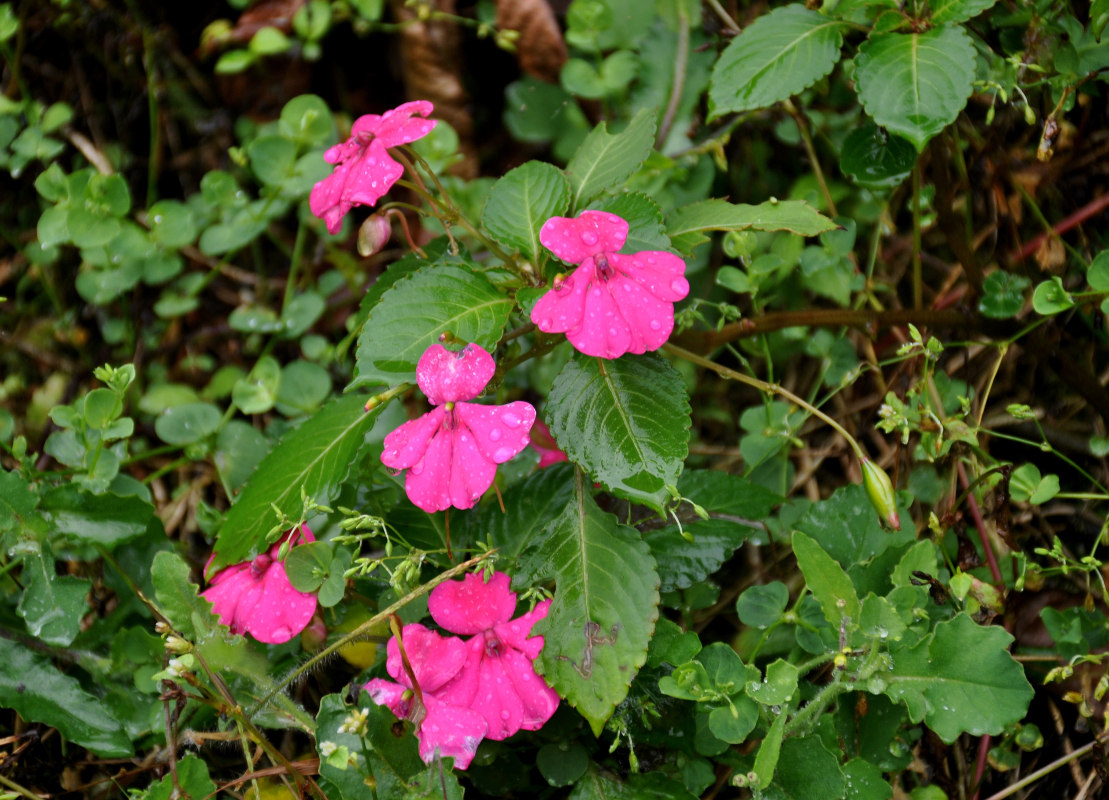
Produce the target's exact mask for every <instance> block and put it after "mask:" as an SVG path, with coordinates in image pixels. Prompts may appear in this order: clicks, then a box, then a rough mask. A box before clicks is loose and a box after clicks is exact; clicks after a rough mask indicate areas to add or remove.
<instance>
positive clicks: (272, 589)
mask: <svg viewBox="0 0 1109 800" xmlns="http://www.w3.org/2000/svg"><path fill="white" fill-rule="evenodd" d="M259 583H260V586H259V589H258V602H257V603H256V604H255V605H254V607H253V608H251V609H249V611H247V612H246V613H245V614H243V612H242V608H241V607H240V613H239V616H242V617H243V618H244V623H245V625H244V627H245V629H246V631H247V632H248V633H250V635H251V636H253V637H254V638H255V639H257V640H258V641H260V642H266V643H268V644H281V643H282V642H287V641H289V640H290V639H292V638H293V637H294V636H296V635H297V634H298V633H300V632H301V631H302V630H304V626H305V625H307V624H308V620H310V619H312V615H313V614H315V613H316V595H315V594H309V593H307V592H298V591H297V590H296V589H294V588H293V586H292V584H291V583H289V577H288V576H287V575H286V574H285V565H284V564H282V563H281V562H280V561H274V562H273V563H271V564H270V566H269V569H267V570H266V571H265V573H264V574H263V575H262V579H261V581H260V582H259Z"/></svg>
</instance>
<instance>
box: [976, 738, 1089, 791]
mask: <svg viewBox="0 0 1109 800" xmlns="http://www.w3.org/2000/svg"><path fill="white" fill-rule="evenodd" d="M1105 736H1106V735H1105V734H1101V735H1100V736H1098V737H1097V739H1095V740H1094V741H1092V742H1087V743H1086V744H1084V745H1082V746H1081V747H1079V748H1078V749H1077V750H1075V751H1074V752H1071V753H1067V754H1066V755H1065V756H1062V757H1061V758H1057V759H1055V760H1054V761H1052V762H1051V763H1050V764H1048V765H1047V766H1046V767H1043V768H1041V769H1038V770H1036V771H1035V772H1032V773H1029V774H1028V775H1025V776H1024V777H1023V778H1021V779H1020V780H1019V781H1017V782H1016V783H1014V784H1012V785H1011V786H1006V787H1005V788H1004V789H1002V790H1001V791H1000V792H997V793H996V794H991V795H990V796H989V797H987V798H986V800H1005V798H1006V797H1009V796H1010V795H1014V794H1016V793H1017V792H1019V791H1020V790H1021V789H1023V788H1025V787H1026V786H1031V785H1032V784H1033V783H1035V782H1036V781H1038V780H1039V779H1040V778H1043V777H1044V776H1046V775H1050V774H1051V773H1052V772H1054V771H1055V770H1057V769H1059V767H1062V766H1065V765H1066V764H1069V763H1070V762H1071V761H1075V760H1076V759H1079V758H1082V757H1083V756H1084V755H1086V754H1087V753H1089V752H1090V751H1091V750H1093V749H1094V745H1096V744H1099V743H1104V742H1105Z"/></svg>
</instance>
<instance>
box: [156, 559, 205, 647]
mask: <svg viewBox="0 0 1109 800" xmlns="http://www.w3.org/2000/svg"><path fill="white" fill-rule="evenodd" d="M150 582H151V583H152V584H154V598H155V599H156V600H157V601H158V604H159V607H158V610H159V611H161V613H162V615H163V616H164V617H165V618H166V619H167V620H168V621H169V623H170V625H172V626H173V627H174V629H175V630H178V631H180V632H181V633H182V634H184V636H185V637H186V638H188V639H189V640H191V641H196V640H198V639H202V638H204V637H206V636H207V635H208V634H210V633H211V632H212V631H214V630H216V626H217V624H218V622H219V620H218V619H217V618H216V615H215V614H213V613H212V604H211V603H209V602H208V601H206V600H204V599H202V598H201V597H200V587H198V586H197V585H196V584H195V583H193V582H192V581H191V580H189V566H188V565H187V564H186V563H185V562H184V560H183V559H182V558H181V556H179V555H177V554H176V553H173V552H170V551H168V550H162V551H160V552H158V553H157V554H156V555H155V556H154V562H153V563H152V564H151V565H150Z"/></svg>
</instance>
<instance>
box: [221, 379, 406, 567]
mask: <svg viewBox="0 0 1109 800" xmlns="http://www.w3.org/2000/svg"><path fill="white" fill-rule="evenodd" d="M364 402H365V399H364V398H363V397H359V396H356V395H346V396H343V397H338V398H336V399H334V400H332V401H331V402H329V403H328V404H327V405H325V406H324V407H323V408H321V409H320V410H319V411H317V412H316V413H315V414H313V415H312V416H311V417H309V418H308V419H306V420H305V421H304V422H303V423H301V424H300V425H299V426H298V427H297V428H295V429H293V430H292V431H290V432H289V433H288V434H286V435H285V436H284V437H283V438H282V439H281V441H280V442H278V444H277V445H275V446H274V448H273V450H271V451H270V453H269V454H268V455H267V456H266V457H265V458H263V459H262V463H261V464H259V465H258V469H256V470H255V471H254V474H253V475H252V476H251V477H250V480H249V481H247V484H246V486H244V487H243V491H242V493H241V494H240V495H239V500H238V502H236V503H235V505H233V506H231V509H230V510H229V511H228V512H227V517H226V518H225V520H224V523H223V526H222V527H221V528H220V530H219V534H218V535H217V536H216V542H215V551H216V561H215V563H214V564H213V565H212V568H211V570H210V571H209V574H211V572H213V571H215V570H218V569H220V568H221V567H224V566H226V565H227V564H234V563H237V562H239V561H244V560H246V559H247V558H248V557H251V558H252V557H254V556H255V555H257V554H258V553H259V552H261V551H262V550H263V549H264V548H265V547H266V546H267V545H268V544H269V543H270V542H271V541H275V540H276V539H277V538H278V536H280V535H281V531H277V532H276V533H275V535H274V536H273V537H272V539H267V538H266V537H267V534H269V533H270V531H271V530H272V529H273V527H274V526H275V525H276V524H277V521H278V520H277V517H276V515H275V514H274V512H273V507H274V506H276V507H277V508H279V509H280V510H281V512H282V513H283V514H286V515H287V516H289V517H291V518H294V519H295V518H298V517H299V516H300V513H301V507H302V503H301V492H302V491H303V492H304V493H305V494H306V495H308V496H309V497H314V498H316V499H317V501H319V502H327V501H328V500H330V499H331V497H332V496H333V494H334V493H335V491H336V490H337V489H338V486H339V484H340V483H341V482H342V481H343V480H344V479H345V478H346V476H347V472H348V471H349V470H350V467H351V464H352V463H353V460H354V457H355V455H356V454H357V453H358V451H359V450H360V449H361V447H362V445H363V443H364V442H365V439H366V434H367V433H369V431H370V428H372V427H373V424H374V421H375V420H376V419H377V416H378V415H379V414H380V413H381V409H382V408H384V406H378V407H377V408H375V409H373V410H372V411H368V412H367V411H364V410H363V404H364Z"/></svg>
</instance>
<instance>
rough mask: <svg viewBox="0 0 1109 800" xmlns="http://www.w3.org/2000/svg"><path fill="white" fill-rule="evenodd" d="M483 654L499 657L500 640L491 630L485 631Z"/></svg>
mask: <svg viewBox="0 0 1109 800" xmlns="http://www.w3.org/2000/svg"><path fill="white" fill-rule="evenodd" d="M484 635H485V655H487V656H488V657H489V658H500V657H501V640H500V639H498V638H497V634H495V633H493V631H492V630H488V631H485V634H484Z"/></svg>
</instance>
